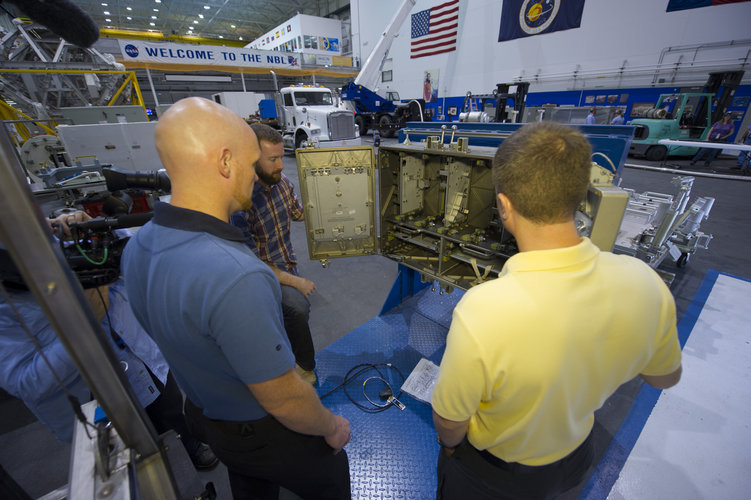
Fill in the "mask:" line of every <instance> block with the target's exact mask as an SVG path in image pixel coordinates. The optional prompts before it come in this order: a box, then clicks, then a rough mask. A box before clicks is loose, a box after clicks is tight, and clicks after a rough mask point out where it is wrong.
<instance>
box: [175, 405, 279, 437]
mask: <svg viewBox="0 0 751 500" xmlns="http://www.w3.org/2000/svg"><path fill="white" fill-rule="evenodd" d="M185 409H186V412H187V413H191V414H192V415H193V416H194V418H197V419H200V420H201V421H202V422H203V424H204V425H206V426H211V427H213V428H215V429H219V430H221V431H222V432H224V433H225V434H236V435H238V436H242V437H246V438H247V437H252V436H255V435H256V434H258V435H264V434H265V433H268V432H270V431H272V430H275V429H278V428H279V427H282V424H280V423H279V422H278V421H277V420H276V419H275V418H274V417H273V416H271V415H266V416H265V417H262V418H259V419H258V420H247V421H242V422H238V421H231V420H215V419H213V418H209V417H207V416H206V415H204V414H203V410H202V409H201V408H200V407H198V406H197V405H195V404H194V403H193V402H192V401H191V400H190V399H188V398H185Z"/></svg>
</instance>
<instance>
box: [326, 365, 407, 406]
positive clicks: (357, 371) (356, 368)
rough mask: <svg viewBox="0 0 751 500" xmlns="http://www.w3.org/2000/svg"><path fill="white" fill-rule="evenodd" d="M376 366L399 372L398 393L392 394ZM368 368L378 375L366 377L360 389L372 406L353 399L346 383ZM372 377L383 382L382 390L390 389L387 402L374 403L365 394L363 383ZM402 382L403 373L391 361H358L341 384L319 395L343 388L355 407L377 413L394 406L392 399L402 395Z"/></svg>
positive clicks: (389, 386) (328, 394)
mask: <svg viewBox="0 0 751 500" xmlns="http://www.w3.org/2000/svg"><path fill="white" fill-rule="evenodd" d="M378 367H386V368H390V369H392V370H395V371H396V373H398V374H399V377H401V379H402V383H401V384H399V393H398V394H394V391H393V389H392V387H391V384H389V383H388V382H387V381H386V377H385V376H384V374H383V373H382V372H381V370H379V369H378ZM369 370H375V371H376V372H377V373H378V376H377V377H375V376H373V377H369V378H368V379H366V380H365V382H363V388H362V389H363V395H364V396H365V399H367V400H368V401H369V402H370V403H371V404H372V405H373V406H374V407H368V406H365V405H363V404H361V403H358V402H357V401H355V400H354V399H353V398H352V396H350V394H349V392H348V391H347V384H349V383H350V382H352V381H353V380H355V379H356V378H357V377H359V376H360V375H362V374H363V373H365V372H367V371H369ZM353 372H354V373H353ZM373 379H375V380H380V381H381V382H383V384H384V391H390V398H388V399H387V401H388V402H387V403H385V404H384V405H378V404H376V403H374V402H373V401H372V400H371V399H370V398H369V397H368V396H367V394H365V385H366V384H367V383H368V382H369V381H370V380H373ZM403 384H404V375H403V374H402V372H401V371H399V368H397V367H396V366H394V365H392V364H391V363H375V364H373V363H360V364H359V365H355V366H353V367H352V368H351V369H350V370H349V371H348V372H347V374H346V375H345V376H344V381H343V382H342V383H341V384H339V385H337V386H336V387H334V388H333V389H331V390H330V391H329V392H327V393H326V394H324V395H323V396H321V399H324V398H326V397H328V396H330V395H331V394H333V393H334V392H336V391H338V390H339V389H343V390H344V394H345V396H347V399H349V401H350V402H351V403H352V404H353V405H355V406H356V407H358V408H359V409H361V410H362V411H365V412H368V413H378V412H382V411H385V410H388V409H389V408H391V407H392V406H396V403H395V402H394V400H398V399H399V398H400V397H401V395H402V389H401V386H402V385H403ZM384 391H382V392H384ZM385 394H388V392H385Z"/></svg>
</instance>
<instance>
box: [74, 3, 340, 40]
mask: <svg viewBox="0 0 751 500" xmlns="http://www.w3.org/2000/svg"><path fill="white" fill-rule="evenodd" d="M75 3H76V4H77V5H78V6H79V7H81V8H82V9H83V10H84V11H86V12H87V13H88V14H89V15H91V17H92V18H93V19H94V21H95V22H96V23H97V25H98V26H99V28H100V29H113V30H128V31H130V30H132V31H136V32H153V33H156V34H159V33H161V34H163V35H165V36H171V35H176V36H191V35H192V36H196V37H201V38H222V39H226V40H232V41H243V42H251V41H253V40H254V39H256V38H258V37H260V36H261V35H263V34H265V33H266V32H268V31H270V30H272V29H273V28H276V27H277V26H279V25H280V24H282V23H283V22H285V21H287V20H288V19H290V18H292V17H294V16H295V15H297V14H298V13H299V14H309V15H316V16H318V15H321V16H325V15H327V14H328V12H319V10H320V8H321V5H320V4H321V2H320V1H311V0H201V1H197V0H126V1H122V0H96V1H94V0H75ZM323 3H324V4H327V2H323Z"/></svg>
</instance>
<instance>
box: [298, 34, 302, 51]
mask: <svg viewBox="0 0 751 500" xmlns="http://www.w3.org/2000/svg"><path fill="white" fill-rule="evenodd" d="M297 48H298V49H301V48H302V38H300V37H299V36H298V37H297Z"/></svg>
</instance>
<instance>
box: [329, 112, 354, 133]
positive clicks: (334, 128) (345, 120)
mask: <svg viewBox="0 0 751 500" xmlns="http://www.w3.org/2000/svg"><path fill="white" fill-rule="evenodd" d="M328 120H329V139H331V140H338V139H354V138H355V115H354V114H352V113H351V112H349V111H340V112H336V113H331V114H330V115H329V118H328Z"/></svg>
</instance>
